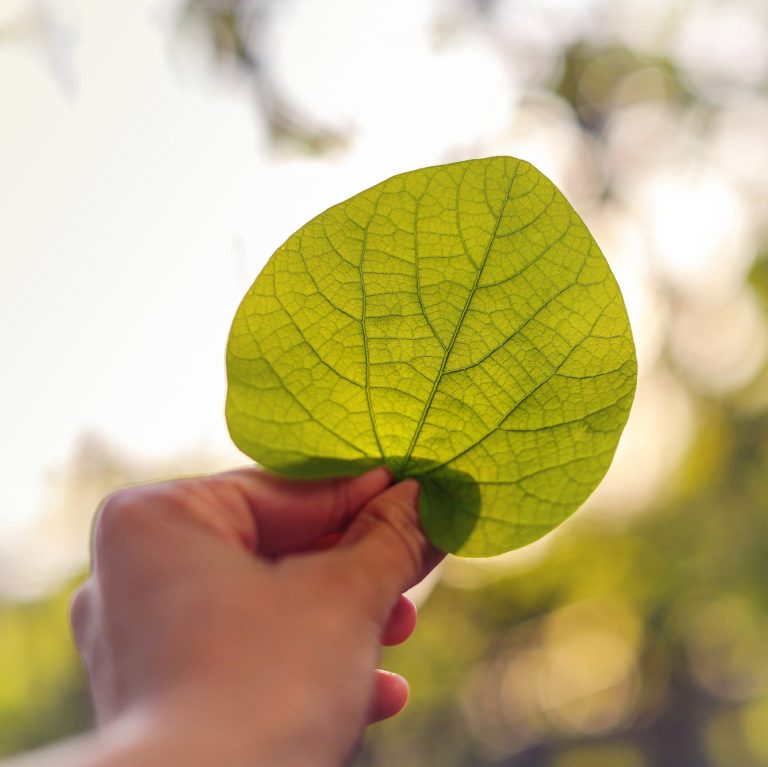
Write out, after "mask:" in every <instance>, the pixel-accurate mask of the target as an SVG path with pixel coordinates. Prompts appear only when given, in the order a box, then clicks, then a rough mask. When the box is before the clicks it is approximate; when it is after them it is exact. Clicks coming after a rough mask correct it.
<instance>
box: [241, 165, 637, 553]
mask: <svg viewBox="0 0 768 767" xmlns="http://www.w3.org/2000/svg"><path fill="white" fill-rule="evenodd" d="M227 371H228V380H229V389H228V394H227V422H228V424H229V429H230V433H231V435H232V438H233V440H234V441H235V443H236V444H237V445H238V447H240V448H241V449H242V450H243V451H244V452H245V453H247V454H248V455H249V456H251V457H252V458H253V459H255V460H256V461H257V462H259V463H260V464H262V465H263V466H265V467H267V468H268V469H271V470H273V471H276V472H280V473H282V474H286V475H289V476H293V477H323V476H331V475H335V474H354V473H360V472H362V471H364V470H366V469H369V468H371V467H373V466H376V465H379V464H381V463H386V464H388V465H389V467H390V468H391V469H392V470H393V471H394V473H395V475H396V476H397V477H398V478H402V477H409V476H415V477H418V478H419V480H420V483H421V488H422V490H421V501H420V516H421V521H422V525H423V527H424V529H425V530H426V532H427V534H428V535H429V537H430V538H431V540H432V541H433V542H434V543H435V544H436V545H437V546H439V547H441V548H442V549H444V550H446V551H450V552H454V553H458V554H462V555H465V556H488V555H491V554H498V553H501V552H504V551H508V550H510V549H513V548H516V547H518V546H522V545H524V544H526V543H529V542H530V541H533V540H535V539H536V538H539V537H540V536H542V535H544V534H545V533H547V532H548V531H549V530H551V529H552V528H553V527H555V526H556V525H557V524H558V523H560V522H561V521H562V520H564V519H565V518H566V517H567V516H568V515H570V514H571V513H572V512H573V511H574V510H575V509H576V508H578V506H579V505H580V504H581V503H582V502H583V501H584V499H585V498H587V496H588V495H589V494H590V493H591V492H592V490H593V489H594V488H595V487H596V486H597V484H598V482H599V481H600V480H601V479H602V477H603V475H604V474H605V472H606V471H607V469H608V466H609V465H610V462H611V459H612V457H613V454H614V451H615V449H616V444H617V442H618V439H619V435H620V433H621V431H622V429H623V428H624V424H625V422H626V420H627V416H628V413H629V408H630V405H631V403H632V398H633V396H634V390H635V382H636V371H637V363H636V360H635V351H634V345H633V343H632V334H631V330H630V327H629V321H628V319H627V314H626V310H625V308H624V304H623V301H622V298H621V293H620V292H619V288H618V286H617V284H616V281H615V279H614V277H613V275H612V274H611V271H610V268H609V267H608V264H607V262H606V261H605V258H604V257H603V255H602V253H601V252H600V249H599V248H598V246H597V244H596V243H595V241H594V239H593V238H592V236H591V235H590V233H589V231H588V230H587V228H586V227H585V225H584V223H583V222H582V220H581V219H580V218H579V216H578V215H577V214H576V212H575V211H574V210H573V208H572V207H571V206H570V204H569V203H568V202H567V200H566V199H565V198H564V197H563V195H562V194H561V193H560V191H559V190H558V189H557V188H556V187H555V186H554V185H553V184H552V182H550V181H549V180H548V179H547V178H546V177H545V176H543V175H542V174H541V173H539V171H537V170H536V169H535V168H534V167H533V166H531V165H529V164H528V163H526V162H524V161H522V160H516V159H513V158H511V157H492V158H489V159H483V160H469V161H466V162H459V163H454V164H451V165H441V166H436V167H432V168H424V169H421V170H415V171H412V172H410V173H404V174H402V175H399V176H394V177H393V178H390V179H388V180H386V181H383V182H382V183H380V184H377V185H376V186H374V187H372V188H371V189H368V190H366V191H364V192H361V193H360V194H357V195H355V196H354V197H352V198H351V199H349V200H347V201H346V202H342V203H340V204H339V205H335V206H334V207H332V208H330V209H328V210H327V211H325V212H324V213H321V214H320V215H319V216H317V218H314V219H312V221H310V222H309V223H307V224H306V225H305V226H303V227H302V228H301V229H299V231H298V232H296V233H295V234H294V235H292V236H291V237H290V238H289V239H288V240H287V242H286V243H285V244H284V245H282V246H281V247H280V248H279V249H278V250H277V251H276V252H275V254H274V255H273V256H272V258H271V259H270V260H269V262H268V263H267V265H266V267H265V268H264V270H263V271H262V272H261V274H260V275H259V276H258V277H257V278H256V281H255V282H254V284H253V286H252V287H251V289H250V291H249V292H248V294H247V295H246V296H245V298H244V299H243V302H242V304H241V305H240V308H239V309H238V312H237V315H236V316H235V320H234V323H233V325H232V331H231V334H230V338H229V344H228V348H227Z"/></svg>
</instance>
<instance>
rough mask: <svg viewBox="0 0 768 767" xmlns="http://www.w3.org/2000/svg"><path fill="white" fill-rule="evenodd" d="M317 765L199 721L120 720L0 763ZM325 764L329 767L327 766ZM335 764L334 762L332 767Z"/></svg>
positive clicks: (294, 748) (75, 766) (31, 766)
mask: <svg viewBox="0 0 768 767" xmlns="http://www.w3.org/2000/svg"><path fill="white" fill-rule="evenodd" d="M175 765H184V767H320V766H319V765H318V761H317V759H316V758H313V757H312V755H311V754H309V753H307V749H306V748H302V747H301V739H300V738H297V739H296V740H295V742H294V743H293V744H290V743H284V744H283V745H278V744H276V743H266V742H265V743H263V744H261V745H258V746H256V745H254V744H253V743H250V744H248V745H247V746H242V745H240V744H238V743H236V742H235V740H234V739H233V738H231V737H229V736H228V735H227V734H224V733H221V732H216V731H215V730H214V728H213V727H211V728H210V729H209V730H208V731H207V732H201V728H200V726H199V725H196V726H194V727H189V728H188V729H186V730H182V729H178V730H176V731H173V729H172V728H167V729H166V728H163V727H155V726H151V725H148V724H147V723H143V722H139V721H131V722H127V721H122V722H120V723H119V724H115V725H110V726H108V727H106V728H104V729H101V730H95V731H93V732H91V733H88V734H85V735H82V736H79V737H76V738H72V739H71V740H68V741H65V742H63V743H60V744H57V745H55V746H52V747H50V748H43V749H40V750H38V751H34V752H31V753H28V754H25V755H23V756H20V757H18V758H12V759H11V760H10V761H2V762H0V767H174V766H175ZM329 767H330V766H329ZM334 767H335V766H334Z"/></svg>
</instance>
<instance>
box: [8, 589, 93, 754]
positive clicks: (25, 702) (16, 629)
mask: <svg viewBox="0 0 768 767" xmlns="http://www.w3.org/2000/svg"><path fill="white" fill-rule="evenodd" d="M72 589H73V584H71V583H67V584H64V585H63V586H61V587H60V588H59V589H58V590H57V591H56V592H55V593H54V594H51V595H49V596H47V597H46V598H44V599H40V600H37V601H33V602H28V603H25V602H21V603H18V602H16V603H14V602H2V601H0V754H10V753H14V752H15V751H19V750H22V749H27V748H32V747H34V746H38V745H42V744H44V743H47V742H49V741H50V740H51V739H52V738H58V737H61V736H63V735H67V734H69V733H74V732H79V731H81V730H83V729H85V728H86V727H87V726H88V724H89V722H90V714H89V706H88V696H87V692H86V688H85V676H84V674H83V671H82V667H81V665H80V661H79V659H78V656H77V653H76V652H75V648H74V646H73V644H72V640H71V637H70V633H69V623H68V606H69V595H70V593H71V591H72Z"/></svg>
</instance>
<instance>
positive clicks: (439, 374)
mask: <svg viewBox="0 0 768 767" xmlns="http://www.w3.org/2000/svg"><path fill="white" fill-rule="evenodd" d="M517 170H518V169H517V168H515V172H514V173H513V174H512V177H511V178H510V180H509V184H508V185H507V191H506V194H505V195H504V199H503V200H502V203H501V207H500V208H499V215H498V216H497V217H496V223H495V224H494V227H493V231H492V232H491V236H490V237H489V238H488V244H487V245H486V247H485V252H484V253H483V258H482V261H481V262H480V265H479V267H478V269H477V274H476V275H475V281H474V283H473V284H472V287H471V288H470V290H469V293H468V294H467V300H466V301H465V302H464V308H463V309H462V311H461V314H460V315H459V319H458V321H457V322H456V327H455V328H454V330H453V335H452V336H451V340H450V341H449V342H448V344H447V345H446V346H445V347H444V351H443V359H442V362H441V363H440V369H439V370H438V371H437V375H436V376H435V380H434V383H433V384H432V390H431V391H430V392H429V396H428V397H427V399H426V401H425V403H424V407H423V409H422V411H421V416H420V417H419V421H418V423H417V424H416V428H415V429H414V432H413V436H412V437H411V442H410V444H409V445H408V449H407V450H406V451H405V455H404V456H403V459H402V461H401V462H400V467H399V469H397V471H396V474H397V476H399V477H402V476H403V475H404V474H405V470H406V468H407V467H408V463H409V461H410V460H411V456H412V454H413V448H414V447H415V446H416V442H417V441H418V439H419V435H420V434H421V430H422V428H423V427H424V423H425V422H426V420H427V414H428V413H429V410H430V408H431V407H432V401H433V400H434V398H435V395H436V394H437V390H438V388H439V387H440V383H441V381H442V378H443V373H444V372H445V368H446V366H447V364H448V358H449V357H450V356H451V352H452V351H453V346H454V344H455V343H456V339H457V338H458V335H459V331H460V330H461V327H462V325H463V323H464V318H465V317H466V316H467V312H468V311H469V306H470V304H471V303H472V299H473V298H474V296H475V293H476V292H477V286H478V284H479V283H480V278H481V277H482V275H483V270H484V269H485V265H486V263H487V261H488V257H489V255H490V253H491V248H492V247H493V243H494V242H495V240H496V235H497V233H498V231H499V226H500V225H501V220H502V218H503V217H504V211H505V210H506V207H507V203H508V202H509V196H510V194H511V193H512V185H513V184H514V182H515V179H516V178H517ZM486 183H487V179H486ZM459 184H461V182H459ZM414 236H416V237H418V231H416V232H414ZM417 288H418V285H417ZM425 317H426V313H425Z"/></svg>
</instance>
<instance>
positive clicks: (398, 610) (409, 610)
mask: <svg viewBox="0 0 768 767" xmlns="http://www.w3.org/2000/svg"><path fill="white" fill-rule="evenodd" d="M415 628H416V605H415V604H414V603H413V602H412V601H411V600H410V599H408V597H407V596H405V595H403V596H401V597H400V599H398V600H397V602H396V603H395V606H394V607H393V608H392V612H391V613H390V614H389V618H388V620H387V624H386V625H385V626H384V631H383V632H382V633H381V643H382V644H383V645H387V646H391V645H396V644H400V643H401V642H405V640H406V639H408V637H409V636H410V635H411V634H413V630H414V629H415Z"/></svg>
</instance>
